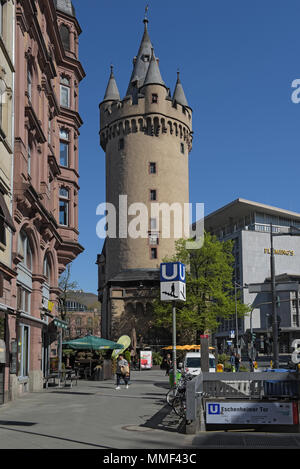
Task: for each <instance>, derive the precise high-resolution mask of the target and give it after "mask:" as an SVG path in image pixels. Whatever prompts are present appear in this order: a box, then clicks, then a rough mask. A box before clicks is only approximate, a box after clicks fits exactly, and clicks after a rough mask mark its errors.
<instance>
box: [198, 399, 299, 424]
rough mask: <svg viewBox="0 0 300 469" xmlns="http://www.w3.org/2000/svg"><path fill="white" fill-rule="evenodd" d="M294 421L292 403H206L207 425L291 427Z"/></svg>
mask: <svg viewBox="0 0 300 469" xmlns="http://www.w3.org/2000/svg"><path fill="white" fill-rule="evenodd" d="M296 420H297V404H296V403H293V402H260V401H259V402H249V401H248V402H227V401H226V402H206V423H207V424H232V425H236V424H243V425H247V424H256V425H293V424H296V423H298V422H297V421H296Z"/></svg>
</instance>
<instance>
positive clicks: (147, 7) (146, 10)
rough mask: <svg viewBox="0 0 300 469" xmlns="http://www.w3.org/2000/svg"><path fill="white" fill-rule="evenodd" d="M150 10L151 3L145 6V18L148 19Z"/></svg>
mask: <svg viewBox="0 0 300 469" xmlns="http://www.w3.org/2000/svg"><path fill="white" fill-rule="evenodd" d="M148 10H149V5H148V4H147V5H146V8H145V19H148V18H147V14H148Z"/></svg>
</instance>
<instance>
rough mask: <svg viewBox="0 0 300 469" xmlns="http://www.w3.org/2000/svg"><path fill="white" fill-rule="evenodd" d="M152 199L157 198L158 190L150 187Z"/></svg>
mask: <svg viewBox="0 0 300 469" xmlns="http://www.w3.org/2000/svg"><path fill="white" fill-rule="evenodd" d="M150 200H156V190H155V189H150Z"/></svg>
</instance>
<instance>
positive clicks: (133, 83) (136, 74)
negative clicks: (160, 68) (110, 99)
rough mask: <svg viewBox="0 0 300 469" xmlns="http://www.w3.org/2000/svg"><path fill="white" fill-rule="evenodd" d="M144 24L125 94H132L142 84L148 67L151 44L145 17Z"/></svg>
mask: <svg viewBox="0 0 300 469" xmlns="http://www.w3.org/2000/svg"><path fill="white" fill-rule="evenodd" d="M144 25H145V26H144V34H143V37H142V41H141V44H140V48H139V51H138V54H137V56H136V57H135V58H134V67H133V71H132V74H131V77H130V81H129V86H128V89H127V93H126V95H132V94H134V92H135V90H136V89H139V88H140V87H141V86H142V85H143V83H144V80H145V78H146V75H147V71H148V68H149V63H150V59H151V50H152V49H153V46H152V43H151V40H150V37H149V34H148V26H147V25H148V20H147V19H146V18H145V19H144Z"/></svg>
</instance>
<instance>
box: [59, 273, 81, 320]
mask: <svg viewBox="0 0 300 469" xmlns="http://www.w3.org/2000/svg"><path fill="white" fill-rule="evenodd" d="M59 288H60V289H61V291H62V293H61V294H60V296H59V309H60V315H61V319H62V320H65V319H66V315H67V300H68V294H69V292H70V291H76V290H78V283H77V282H76V281H73V282H72V281H71V264H68V265H67V267H66V270H65V271H64V272H63V273H62V275H61V276H60V279H59Z"/></svg>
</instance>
